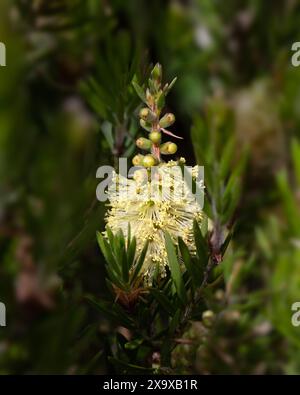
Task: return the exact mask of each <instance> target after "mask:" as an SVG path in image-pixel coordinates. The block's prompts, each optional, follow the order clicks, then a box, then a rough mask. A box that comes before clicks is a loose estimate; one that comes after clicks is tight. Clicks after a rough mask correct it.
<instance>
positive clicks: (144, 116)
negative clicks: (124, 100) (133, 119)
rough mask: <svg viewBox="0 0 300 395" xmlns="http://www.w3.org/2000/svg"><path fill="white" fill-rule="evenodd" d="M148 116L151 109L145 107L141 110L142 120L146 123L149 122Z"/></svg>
mask: <svg viewBox="0 0 300 395" xmlns="http://www.w3.org/2000/svg"><path fill="white" fill-rule="evenodd" d="M148 115H149V108H146V107H144V108H142V109H141V110H140V118H142V119H143V120H144V121H146V120H147V118H148Z"/></svg>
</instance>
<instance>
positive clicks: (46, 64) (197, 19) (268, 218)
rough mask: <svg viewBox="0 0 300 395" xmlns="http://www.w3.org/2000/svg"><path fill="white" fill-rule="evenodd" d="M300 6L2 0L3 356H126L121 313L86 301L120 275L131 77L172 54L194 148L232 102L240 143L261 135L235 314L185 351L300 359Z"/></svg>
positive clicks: (251, 174) (207, 358) (191, 152)
mask: <svg viewBox="0 0 300 395" xmlns="http://www.w3.org/2000/svg"><path fill="white" fill-rule="evenodd" d="M299 20H300V4H299V2H298V1H296V0H276V1H273V2H272V3H271V2H269V1H266V0H265V1H262V0H244V1H241V0H227V1H226V2H225V1H221V0H181V1H180V0H164V1H162V0H161V1H159V0H153V1H151V2H149V1H146V0H128V1H122V0H52V1H47V0H30V1H29V0H1V4H0V41H1V42H3V43H5V45H6V50H7V67H1V68H0V301H1V302H3V303H5V304H6V307H7V326H6V327H3V328H2V327H1V328H0V373H1V374H11V373H61V374H75V373H76V374H85V373H112V372H113V368H112V367H111V366H110V365H109V363H108V362H107V358H106V355H107V338H109V337H110V336H111V323H110V322H108V321H106V320H105V318H103V317H101V316H99V314H98V313H97V312H95V311H94V310H93V308H92V307H91V306H90V305H89V303H88V302H87V301H86V296H87V295H91V294H92V295H96V296H97V297H99V298H101V297H105V295H106V293H107V289H106V287H105V279H104V265H103V257H102V256H101V253H100V251H99V250H98V247H97V244H96V238H95V232H96V230H102V229H103V228H104V212H105V206H104V205H103V204H102V203H99V202H98V201H97V200H96V197H95V191H96V186H97V184H98V183H99V180H97V179H96V170H97V168H98V167H99V166H101V165H103V164H109V165H114V163H115V161H116V158H117V157H118V156H120V155H123V156H127V157H129V158H130V157H131V156H132V154H133V152H134V149H135V147H134V140H135V136H136V135H137V134H138V133H139V129H138V119H137V113H138V108H139V104H140V103H139V99H138V97H137V96H136V94H135V92H134V91H133V89H132V85H131V81H132V79H133V77H134V76H136V78H137V79H139V80H140V81H143V78H144V77H145V75H147V72H148V70H149V65H150V64H151V63H152V64H153V63H155V62H157V61H159V62H160V63H162V65H163V68H164V71H165V79H166V80H170V79H171V78H173V77H174V76H177V77H178V81H177V83H176V85H175V87H174V89H173V91H172V93H171V94H170V97H169V101H168V110H171V111H172V112H174V113H175V114H176V117H177V121H176V126H175V129H176V132H177V133H178V134H180V135H181V136H184V142H183V143H182V144H181V146H180V150H179V152H178V155H179V156H185V157H186V159H187V162H188V164H194V163H195V162H196V158H197V160H198V163H199V164H201V155H200V154H198V152H197V144H195V142H196V140H197V139H196V137H195V136H196V135H197V133H198V132H199V133H200V131H199V129H201V136H202V138H203V139H206V140H205V141H204V140H203V146H204V147H205V146H206V145H207V144H208V142H210V143H209V144H214V142H213V141H211V139H210V130H209V127H206V126H205V125H209V122H205V120H207V119H209V117H210V116H211V114H213V116H214V117H217V118H218V117H220V118H222V116H223V114H224V109H226V112H229V113H230V117H229V118H230V124H229V125H228V126H230V133H231V134H233V135H235V137H236V139H237V141H238V145H237V147H238V149H237V150H236V158H235V159H237V158H238V157H239V154H240V150H241V147H242V146H247V147H249V163H248V167H247V170H246V173H245V175H244V177H243V180H242V184H243V192H242V197H241V200H240V203H239V205H238V209H237V210H236V213H235V219H236V221H237V226H236V230H235V234H234V240H233V245H232V247H231V248H232V250H233V252H234V253H233V254H232V259H231V260H230V262H229V260H228V262H226V265H227V266H226V268H225V279H226V281H225V286H224V287H223V289H220V290H219V291H218V292H217V293H216V295H215V297H216V300H217V301H218V303H219V304H220V306H221V307H222V308H221V309H220V310H221V313H220V320H219V325H217V327H216V328H215V330H214V331H213V333H212V334H210V336H211V337H210V339H209V340H208V341H207V342H206V344H205V345H203V344H200V343H201V341H200V340H199V345H197V346H193V347H189V346H182V347H181V346H180V347H178V348H177V349H176V350H175V352H174V356H173V357H174V365H177V368H178V369H179V372H182V373H185V372H188V373H199V374H207V373H208V374H209V373H219V374H220V373H237V374H239V373H246V374H254V373H257V374H270V373H281V374H284V373H298V374H299V373H300V353H299V346H300V327H298V328H297V327H293V326H292V324H291V317H292V311H291V305H292V303H294V302H297V301H300V250H299V248H300V207H299V205H300V203H299V191H300V189H299V187H300V148H299V145H298V143H297V141H298V140H299V137H300V67H298V68H297V67H293V66H292V65H291V56H292V51H291V46H292V44H293V43H294V42H295V41H300V25H299ZM228 122H229V121H228ZM191 130H192V134H191ZM191 136H192V137H191ZM198 144H200V145H201V144H202V143H201V141H200V143H199V142H198ZM200 148H201V147H200ZM233 168H234V165H233ZM198 329H199V328H198V327H197V324H193V326H192V327H191V328H190V331H191V335H192V336H193V337H194V339H196V342H197V338H198V336H199V337H200V334H199V332H200V330H198Z"/></svg>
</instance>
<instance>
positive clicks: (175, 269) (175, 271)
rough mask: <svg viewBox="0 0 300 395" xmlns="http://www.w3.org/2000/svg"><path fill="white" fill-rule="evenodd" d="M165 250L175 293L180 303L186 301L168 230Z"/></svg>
mask: <svg viewBox="0 0 300 395" xmlns="http://www.w3.org/2000/svg"><path fill="white" fill-rule="evenodd" d="M165 241H166V250H167V254H168V262H169V267H170V271H171V277H172V280H173V282H174V285H175V288H176V291H177V295H178V297H179V299H180V300H181V301H182V303H184V304H185V303H186V302H187V296H186V290H185V288H184V283H183V279H182V274H181V270H180V265H179V262H178V259H177V255H176V250H175V247H174V244H173V241H172V239H171V236H170V235H169V233H168V232H165Z"/></svg>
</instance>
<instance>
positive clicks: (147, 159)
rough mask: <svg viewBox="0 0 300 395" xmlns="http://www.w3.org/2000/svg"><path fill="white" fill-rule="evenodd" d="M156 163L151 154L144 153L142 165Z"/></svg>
mask: <svg viewBox="0 0 300 395" xmlns="http://www.w3.org/2000/svg"><path fill="white" fill-rule="evenodd" d="M155 165H156V159H155V158H154V156H153V155H146V156H145V157H144V159H143V166H145V167H151V166H155Z"/></svg>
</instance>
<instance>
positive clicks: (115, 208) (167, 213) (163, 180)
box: [104, 64, 204, 284]
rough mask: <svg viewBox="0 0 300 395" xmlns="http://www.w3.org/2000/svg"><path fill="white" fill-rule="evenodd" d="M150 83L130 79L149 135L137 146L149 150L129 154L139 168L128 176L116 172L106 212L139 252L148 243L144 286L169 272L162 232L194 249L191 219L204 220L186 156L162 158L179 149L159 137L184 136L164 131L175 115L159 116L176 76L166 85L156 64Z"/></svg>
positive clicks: (115, 229) (194, 174) (193, 173)
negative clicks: (144, 85) (184, 169)
mask: <svg viewBox="0 0 300 395" xmlns="http://www.w3.org/2000/svg"><path fill="white" fill-rule="evenodd" d="M148 81H149V86H148V88H147V89H146V91H144V89H143V88H142V87H141V86H139V85H138V84H137V82H136V81H134V82H133V86H134V88H135V90H136V92H137V94H138V96H139V97H140V98H141V99H142V100H143V102H144V103H145V104H146V106H147V107H144V108H142V109H141V110H140V125H141V127H142V128H143V129H144V133H148V136H147V137H148V138H145V137H139V138H138V139H137V141H136V145H137V147H138V148H140V149H142V150H143V151H146V152H147V151H148V153H147V154H146V155H141V154H137V155H136V156H135V157H134V158H133V160H132V163H133V164H134V166H139V170H136V171H135V173H134V176H133V178H132V179H129V178H126V177H124V176H121V175H118V174H116V173H114V175H113V180H112V181H113V182H112V184H111V185H110V187H109V188H108V192H107V193H108V199H109V210H108V212H107V215H106V221H107V226H108V227H109V228H110V229H111V231H112V232H113V233H116V232H118V230H119V229H121V230H122V231H123V234H124V236H125V238H127V237H128V225H130V230H131V235H132V236H135V238H136V241H137V251H136V253H137V254H140V253H141V251H142V249H143V247H144V245H145V243H146V241H149V245H148V250H147V255H146V258H145V261H144V264H143V267H142V270H141V273H142V275H143V277H144V282H145V284H151V283H152V279H153V277H154V276H155V275H158V276H160V277H164V276H165V275H166V273H167V266H168V259H167V252H166V248H165V238H164V232H165V231H167V232H168V233H169V234H170V236H171V238H172V240H173V241H174V243H177V240H178V237H179V236H180V237H181V238H182V239H183V241H184V242H185V243H186V245H187V246H188V248H189V250H190V251H191V252H192V253H193V252H194V251H195V243H194V239H193V222H194V220H195V219H196V220H197V221H199V222H201V221H202V219H203V218H204V213H203V211H202V206H201V205H199V203H198V200H197V199H196V197H195V195H193V194H192V193H191V188H190V186H189V185H187V182H186V180H185V179H184V177H183V173H182V166H183V164H184V163H185V159H184V158H180V159H179V160H178V161H174V160H170V161H169V162H164V161H162V159H161V156H162V155H174V154H175V153H176V151H177V145H176V144H175V143H173V142H171V141H167V142H162V135H168V136H172V137H175V138H178V139H182V137H180V136H176V135H175V134H174V133H172V132H170V131H169V130H167V128H169V127H170V126H172V125H173V123H174V122H175V115H174V114H172V113H166V114H164V115H163V116H162V109H163V106H164V103H165V98H166V96H167V94H168V93H169V91H170V89H171V88H172V86H173V85H174V83H175V81H176V78H175V79H174V80H173V81H172V82H171V83H170V84H165V85H162V68H161V65H160V64H156V65H155V67H154V68H153V70H152V72H151V75H150V78H149V80H148ZM197 176H198V167H197V166H195V167H194V168H192V170H191V173H190V177H189V178H190V179H194V180H196V179H197ZM197 188H198V192H199V191H200V193H201V192H203V191H204V185H203V182H202V181H200V182H199V181H197ZM104 233H105V232H104Z"/></svg>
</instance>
